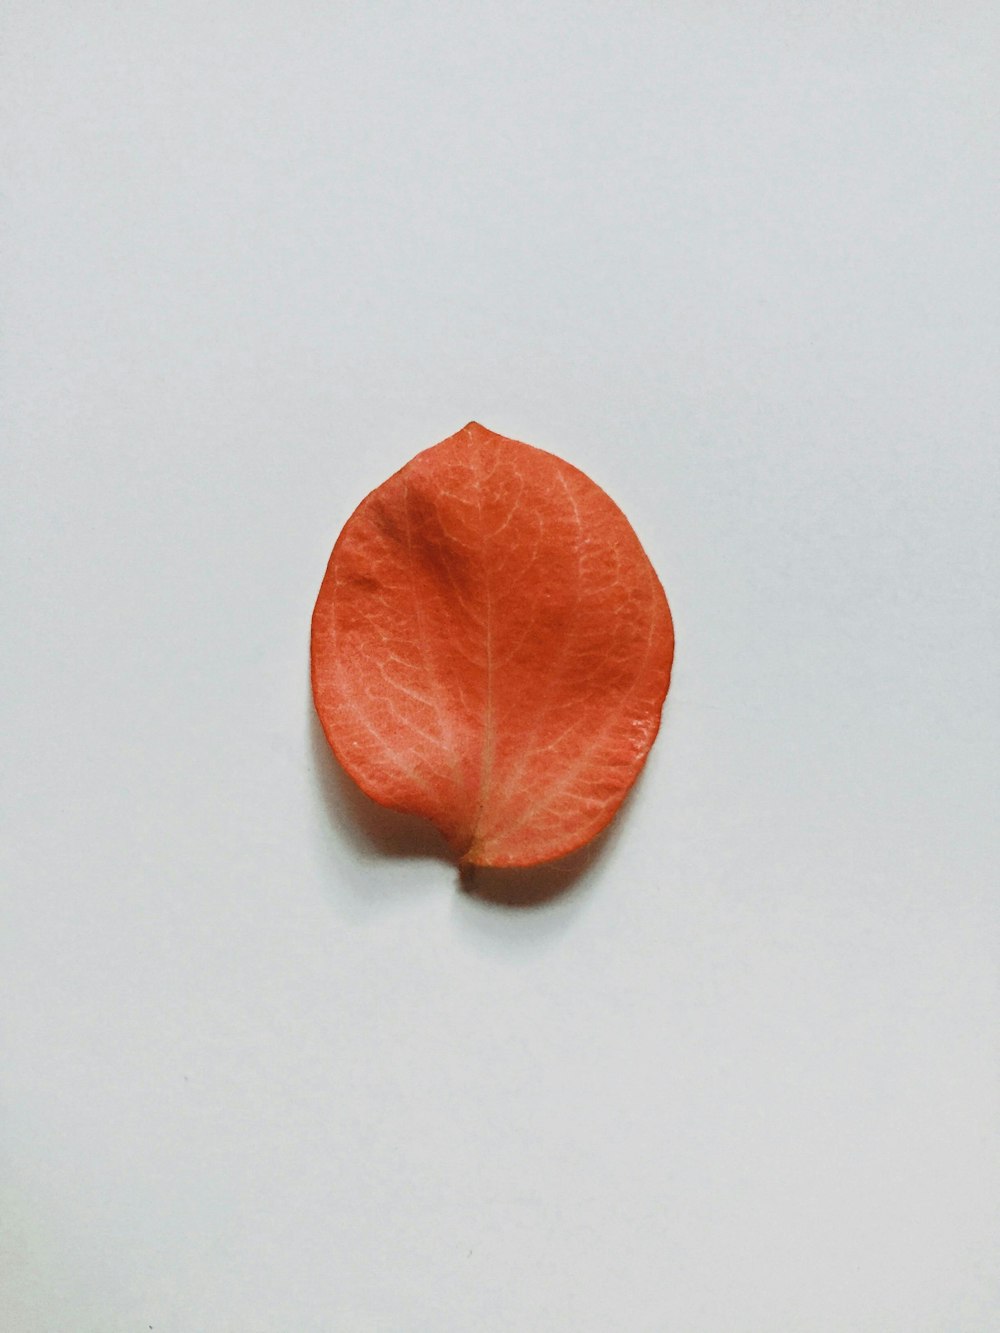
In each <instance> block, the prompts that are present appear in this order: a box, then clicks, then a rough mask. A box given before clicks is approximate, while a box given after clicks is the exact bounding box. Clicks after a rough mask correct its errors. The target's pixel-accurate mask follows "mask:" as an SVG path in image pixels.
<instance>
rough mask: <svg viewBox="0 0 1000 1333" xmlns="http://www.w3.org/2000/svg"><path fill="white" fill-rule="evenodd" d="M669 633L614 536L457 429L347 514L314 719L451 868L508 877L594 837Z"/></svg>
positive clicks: (316, 656) (669, 645)
mask: <svg viewBox="0 0 1000 1333" xmlns="http://www.w3.org/2000/svg"><path fill="white" fill-rule="evenodd" d="M673 651H674V634H673V626H672V623H671V619H670V610H669V608H668V606H667V600H666V597H665V596H664V594H663V589H662V587H661V586H660V582H659V580H658V578H657V577H656V574H655V572H654V570H653V567H652V565H651V564H650V562H649V560H648V558H647V556H646V553H645V552H644V551H643V549H642V546H641V545H640V544H639V539H638V538H637V537H636V535H635V533H634V532H633V530H632V528H631V526H630V525H629V522H628V520H627V519H626V518H625V515H624V514H623V513H622V512H621V510H620V509H619V508H618V507H617V505H615V503H614V502H613V501H612V500H611V499H610V498H609V497H608V496H607V495H605V493H604V492H603V491H602V490H601V489H600V487H599V486H597V485H595V484H594V482H592V481H591V480H590V479H589V478H588V477H586V476H585V475H584V474H583V473H582V472H580V471H579V470H578V469H577V468H575V467H572V466H571V465H570V464H569V463H565V462H563V461H562V460H561V459H559V458H556V457H555V456H554V455H552V454H549V453H545V452H543V451H542V450H541V449H535V448H533V447H532V446H531V445H528V444H520V443H518V442H517V441H515V440H508V439H505V438H504V437H503V436H502V435H495V434H494V433H493V432H492V431H489V430H486V429H485V427H483V426H479V425H477V424H476V423H475V422H473V423H471V424H470V425H468V426H466V427H465V428H464V430H460V431H459V432H458V433H457V434H456V435H452V436H451V437H450V438H449V439H447V440H444V441H443V442H442V443H441V444H438V445H435V446H434V448H432V449H427V450H425V451H424V452H423V453H421V454H418V455H417V457H416V458H414V459H413V460H412V461H411V462H409V463H407V465H406V466H405V467H404V468H403V469H402V470H401V471H399V472H397V473H396V474H395V475H394V476H392V477H390V478H389V480H388V481H387V482H385V483H384V484H383V485H381V486H379V487H378V489H377V490H375V491H373V492H372V494H371V495H369V496H368V498H367V499H366V500H363V501H362V502H361V504H360V505H359V506H358V508H357V509H356V510H355V512H354V514H353V515H352V516H351V518H350V519H349V520H348V522H347V524H346V526H345V527H344V530H343V532H342V533H341V534H340V537H339V538H338V540H337V544H336V546H335V547H334V549H333V554H332V556H331V557H330V563H329V566H328V568H327V571H326V577H325V578H324V580H323V584H322V587H321V588H320V592H319V598H318V600H317V602H316V609H315V612H314V614H313V622H312V682H313V694H314V697H315V700H316V709H317V712H318V713H319V717H320V721H321V723H322V725H323V730H324V731H325V733H326V736H327V739H328V740H329V742H330V745H331V746H332V748H333V750H334V753H335V754H336V756H337V758H338V759H339V760H340V762H341V764H342V765H343V766H344V768H345V769H346V770H347V771H348V773H350V775H351V776H352V777H353V778H354V780H355V781H356V782H357V784H358V786H360V787H361V788H362V790H363V791H365V792H367V794H368V795H369V796H371V797H373V798H374V799H375V800H376V801H378V802H380V803H381V804H382V805H386V806H390V807H392V808H393V809H396V810H405V811H410V812H412V813H415V814H419V815H423V816H424V817H426V818H427V819H429V820H431V821H432V822H433V823H434V824H436V825H437V827H438V828H439V829H440V830H441V832H442V833H443V834H444V836H445V838H446V839H447V840H448V843H449V844H450V846H451V847H452V849H453V850H454V852H455V855H456V856H457V857H458V858H459V860H460V861H461V863H463V864H467V865H483V866H525V865H533V864H535V863H536V862H539V861H547V860H550V859H552V858H553V857H557V856H562V855H563V854H564V853H567V852H571V851H573V850H575V849H576V848H577V847H580V846H582V844H583V843H585V842H587V841H588V839H590V838H592V837H593V836H594V835H595V834H596V833H598V832H599V831H600V830H601V829H602V828H604V826H605V825H606V824H607V823H608V821H609V820H610V819H611V817H612V816H613V815H614V813H615V811H616V810H617V809H618V807H619V805H620V804H621V802H622V800H623V799H624V797H625V793H626V792H627V791H628V789H629V787H630V786H631V785H632V783H633V782H634V780H635V778H636V775H637V774H638V772H639V770H640V768H641V767H642V765H643V762H644V760H645V758H646V755H647V753H648V751H649V747H650V746H651V745H652V743H653V740H654V739H655V737H656V732H657V729H658V728H659V724H660V711H661V709H662V706H663V700H664V697H665V696H666V692H667V687H668V685H669V682H670V668H671V663H672V660H673Z"/></svg>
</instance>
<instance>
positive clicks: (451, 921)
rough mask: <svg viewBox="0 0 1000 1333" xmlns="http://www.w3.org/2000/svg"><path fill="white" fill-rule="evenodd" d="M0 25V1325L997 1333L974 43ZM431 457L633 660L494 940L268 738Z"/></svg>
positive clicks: (980, 84)
mask: <svg viewBox="0 0 1000 1333" xmlns="http://www.w3.org/2000/svg"><path fill="white" fill-rule="evenodd" d="M0 33H2V48H3V50H2V57H0V58H2V65H3V69H2V79H0V111H2V121H3V124H2V138H3V190H2V204H0V207H2V254H0V282H2V291H0V295H2V322H3V334H2V337H3V347H2V413H3V418H4V436H5V442H4V446H3V464H2V468H3V478H2V499H0V503H2V508H3V523H2V531H0V543H2V551H3V578H2V585H0V602H2V623H3V628H2V639H3V658H2V673H3V679H2V693H0V713H2V737H3V741H2V767H3V789H2V809H0V818H2V824H3V835H2V867H0V868H2V887H0V978H2V1003H0V1099H2V1100H0V1133H2V1141H0V1150H2V1179H0V1254H2V1260H0V1324H2V1326H3V1328H4V1329H5V1330H9V1331H10V1333H147V1330H150V1329H152V1330H155V1333H470V1331H476V1333H479V1331H482V1333H512V1331H514V1330H516V1331H517V1333H522V1330H531V1331H532V1333H534V1331H535V1330H538V1331H539V1333H584V1331H586V1333H591V1331H593V1333H608V1331H609V1330H614V1331H617V1330H622V1333H659V1331H660V1330H663V1331H672V1330H683V1331H684V1333H845V1331H846V1330H850V1331H851V1333H932V1331H933V1333H986V1331H987V1330H992V1329H997V1328H1000V1156H998V1136H1000V1072H998V1060H1000V1055H998V1052H1000V981H998V970H1000V915H998V906H997V889H998V879H1000V874H998V871H1000V847H998V836H997V795H998V752H1000V717H998V695H1000V690H998V655H1000V630H998V619H997V611H996V591H997V583H998V578H1000V569H998V564H1000V560H998V537H997V530H998V526H1000V524H998V503H997V494H998V463H997V432H998V420H1000V414H998V410H997V409H998V387H997V386H998V345H1000V344H998V308H1000V282H998V277H1000V275H998V260H997V234H998V218H1000V207H998V205H1000V193H998V189H997V179H998V169H1000V143H998V117H1000V99H998V95H997V71H998V69H1000V15H998V12H997V9H996V6H995V5H993V4H991V3H969V2H968V0H940V2H937V0H913V2H912V3H911V2H907V3H904V2H903V0H886V2H885V3H881V4H863V3H860V0H859V2H857V3H855V2H854V0H834V2H833V3H830V4H827V5H811V4H805V3H798V2H796V3H792V2H791V0H773V3H766V2H762V3H750V4H737V3H726V2H725V0H697V2H696V0H665V2H664V3H638V2H633V0H622V2H621V3H615V4H611V3H596V2H591V0H586V2H584V3H578V4H570V3H540V4H527V3H520V2H518V0H515V2H513V3H510V2H509V3H504V4H499V3H489V2H487V3H482V4H479V3H471V2H470V0H460V2H456V0H432V2H428V3H425V4H418V3H409V2H403V3H391V2H390V3H385V4H368V5H348V4H345V3H319V2H318V0H242V2H241V3H237V2H236V0H215V2H214V3H195V2H194V0H138V2H132V0H130V2H128V3H126V0H81V2H80V3H72V2H71V0H63V2H61V3H60V2H59V0H6V3H4V4H3V6H2V9H0ZM473 418H474V419H477V420H479V421H482V422H483V423H484V424H485V425H487V426H489V427H491V428H492V429H494V430H497V431H500V432H501V433H504V434H507V435H512V436H515V437H517V438H521V439H525V440H528V441H530V442H531V443H534V444H537V445H541V446H543V447H545V448H547V449H550V450H552V451H553V452H555V453H558V454H560V455H562V456H564V457H566V458H568V459H570V460H571V461H572V462H573V463H575V464H576V465H578V466H579V467H582V468H583V469H584V470H585V471H587V472H588V473H589V474H590V475H591V476H592V477H593V478H594V479H595V480H596V481H598V482H599V483H600V484H601V485H603V486H604V487H605V489H607V490H608V491H609V492H610V493H611V494H612V495H613V496H614V498H615V499H616V500H617V501H618V502H619V504H620V505H621V506H622V507H623V508H624V510H625V511H626V513H627V514H628V515H629V517H630V518H631V520H632V522H633V524H634V526H635V527H636V529H637V531H638V532H639V534H640V536H641V538H642V540H643V542H644V544H645V545H646V548H647V550H648V551H649V553H650V556H651V558H652V559H653V562H654V564H655V565H656V567H657V569H658V570H659V572H660V575H661V577H662V580H663V582H664V585H665V587H666V589H667V593H668V596H669V597H670V600H671V603H672V606H673V610H674V614H675V618H676V625H677V661H676V672H675V679H674V686H673V689H672V692H671V695H670V699H669V703H668V706H667V709H666V714H665V721H664V727H663V730H662V732H661V734H660V739H659V741H658V743H657V745H656V747H655V750H654V753H653V757H652V758H651V761H650V763H649V765H648V767H647V770H646V773H645V775H644V778H643V780H642V782H641V784H640V785H639V788H638V789H637V791H636V793H635V796H634V799H632V800H631V801H630V803H629V805H628V808H627V810H626V812H625V814H624V816H623V818H622V819H621V820H620V821H619V823H618V825H617V827H616V829H615V832H614V834H613V835H612V836H611V837H610V838H608V839H606V840H605V842H604V843H603V844H602V846H601V847H600V848H599V849H598V852H597V854H596V855H594V856H593V857H591V858H584V859H583V861H582V862H580V863H579V864H578V865H576V866H575V867H574V869H573V873H572V874H567V875H564V882H561V881H558V876H559V875H561V874H563V872H562V871H556V872H553V874H554V875H555V879H553V881H552V885H553V886H554V887H562V888H564V890H565V891H564V892H563V893H561V894H560V895H558V896H556V897H554V898H552V899H551V900H550V901H548V902H545V903H542V904H541V905H539V906H536V907H533V908H523V909H515V908H509V907H504V906H502V905H500V904H498V903H496V902H494V901H489V900H486V901H484V900H480V899H476V898H473V897H470V896H469V895H468V894H466V893H463V892H462V891H460V888H459V885H458V883H457V880H456V876H455V873H454V870H453V868H452V867H450V866H449V865H448V864H447V863H446V862H445V861H443V860H442V859H441V858H440V857H439V856H437V855H436V852H435V846H434V843H433V840H431V839H425V838H422V836H421V835H419V834H413V833H412V832H411V831H408V830H407V831H405V832H404V833H403V834H400V833H399V832H398V830H397V829H396V827H395V825H393V824H391V822H390V823H388V824H387V823H386V822H384V821H382V820H381V819H380V818H378V817H377V816H373V814H372V812H371V811H370V810H368V809H366V808H365V807H364V806H363V805H360V804H359V803H358V802H357V801H355V800H354V799H353V798H352V796H351V794H350V792H349V790H348V789H347V787H346V786H345V785H344V784H343V783H342V782H340V781H339V779H338V777H337V773H336V770H335V768H334V767H333V766H332V764H331V763H330V761H329V758H328V755H327V753H326V751H325V748H324V746H323V744H322V741H321V740H320V738H319V737H318V735H317V732H316V728H315V726H314V723H313V721H312V717H311V711H310V701H309V693H308V670H307V652H308V625H309V617H310V613H311V609H312V604H313V600H314V597H315V594H316V591H317V589H318V586H319V581H320V578H321V576H322V573H323V569H324V566H325V562H326V560H327V557H328V555H329V551H330V548H331V546H332V544H333V541H334V539H335V537H336V535H337V533H338V531H339V529H340V527H341V525H342V524H343V522H344V520H345V519H346V518H347V516H348V514H349V513H350V511H351V510H352V509H353V507H354V506H355V504H356V503H357V502H358V501H359V499H360V498H361V497H362V496H363V495H364V494H365V493H366V492H367V491H368V490H370V489H371V488H372V487H373V486H375V485H377V484H378V483H379V482H380V481H382V480H383V479H384V478H385V477H386V476H387V475H388V474H389V473H390V472H392V471H394V470H395V469H396V468H397V467H399V466H400V465H401V464H402V463H403V462H405V461H406V460H407V459H408V458H409V457H410V456H411V455H412V454H414V453H416V452H417V451H418V450H419V449H422V448H424V447H426V446H428V445H430V444H432V443H434V442H435V441H437V440H439V439H441V438H442V437H443V436H445V435H448V434H450V433H451V432H452V431H454V430H456V429H457V428H458V427H460V426H462V425H463V424H464V423H465V422H466V421H468V420H470V419H473Z"/></svg>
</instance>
